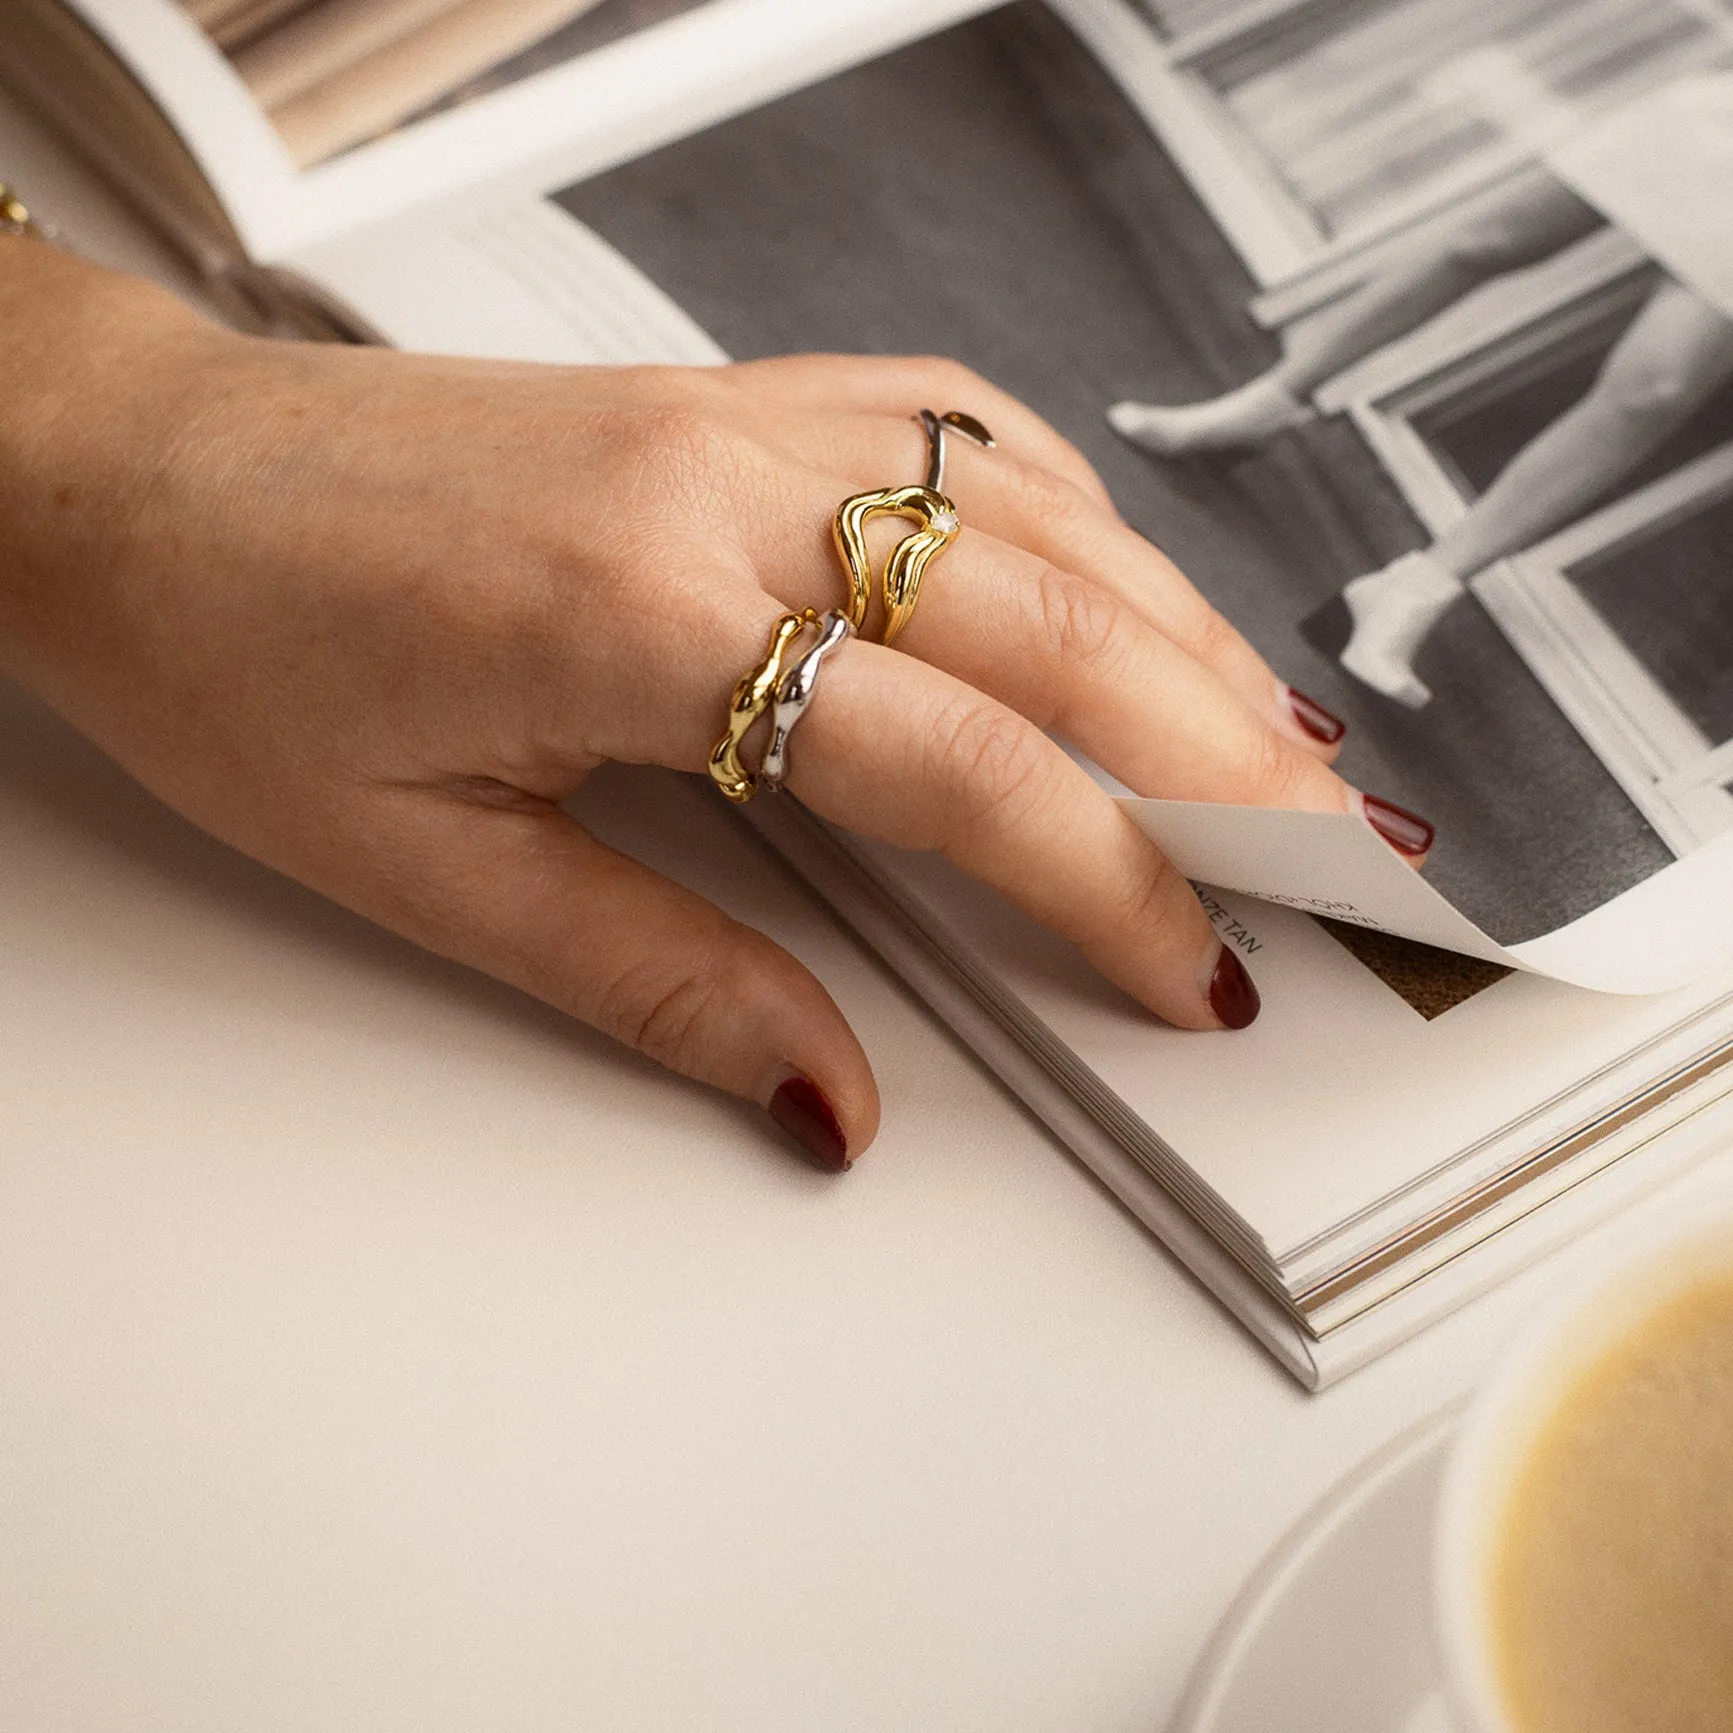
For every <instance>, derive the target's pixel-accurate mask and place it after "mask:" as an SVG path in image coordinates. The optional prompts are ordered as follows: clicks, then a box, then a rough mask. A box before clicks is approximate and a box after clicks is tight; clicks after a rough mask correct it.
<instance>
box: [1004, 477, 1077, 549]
mask: <svg viewBox="0 0 1733 1733" xmlns="http://www.w3.org/2000/svg"><path fill="white" fill-rule="evenodd" d="M1004 467H1005V469H1006V472H1007V476H1008V479H1009V480H1010V483H1011V485H1012V487H1013V488H1015V490H1016V498H1017V505H1018V507H1019V508H1020V509H1021V510H1022V511H1023V512H1025V513H1027V514H1028V515H1029V516H1030V517H1032V518H1036V519H1039V520H1040V521H1041V522H1042V523H1043V524H1045V525H1046V526H1047V527H1048V529H1050V530H1054V531H1058V532H1060V533H1062V534H1070V535H1073V536H1083V535H1089V536H1094V535H1097V534H1099V531H1100V527H1101V506H1100V504H1099V503H1098V502H1097V501H1095V500H1092V499H1091V498H1090V497H1089V496H1088V495H1087V494H1086V493H1084V491H1083V490H1082V488H1080V487H1078V486H1077V484H1076V483H1075V482H1072V481H1068V480H1066V478H1065V477H1064V476H1062V475H1059V474H1057V473H1056V472H1055V471H1053V470H1051V469H1044V468H1042V467H1041V466H1040V465H1039V464H1034V463H1017V462H1015V461H1014V460H1013V461H1009V462H1007V463H1006V464H1005V466H1004Z"/></svg>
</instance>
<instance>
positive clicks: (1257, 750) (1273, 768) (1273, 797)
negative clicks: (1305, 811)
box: [1246, 726, 1319, 807]
mask: <svg viewBox="0 0 1733 1733" xmlns="http://www.w3.org/2000/svg"><path fill="white" fill-rule="evenodd" d="M1318 769H1319V766H1318V764H1317V761H1316V760H1315V759H1313V758H1311V757H1310V756H1309V755H1307V754H1305V753H1302V752H1301V751H1300V749H1299V748H1298V747H1297V746H1292V745H1290V744H1289V743H1288V742H1287V741H1286V740H1284V739H1283V738H1282V737H1281V735H1279V734H1277V733H1276V731H1275V730H1274V729H1273V728H1265V727H1262V726H1258V727H1255V728H1254V729H1253V731H1252V741H1251V747H1250V752H1249V762H1248V764H1247V766H1246V784H1247V791H1248V793H1249V794H1250V795H1251V798H1252V799H1253V801H1255V802H1256V803H1257V804H1258V805H1259V806H1275V807H1303V806H1307V805H1310V804H1311V803H1310V802H1309V801H1307V800H1306V799H1305V793H1306V786H1307V783H1308V781H1309V779H1310V778H1311V777H1313V776H1315V775H1316V774H1317V772H1318Z"/></svg>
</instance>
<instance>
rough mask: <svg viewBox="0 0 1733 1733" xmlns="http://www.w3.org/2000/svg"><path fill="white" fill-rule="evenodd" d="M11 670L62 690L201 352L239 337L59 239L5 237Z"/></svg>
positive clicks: (1, 455)
mask: <svg viewBox="0 0 1733 1733" xmlns="http://www.w3.org/2000/svg"><path fill="white" fill-rule="evenodd" d="M0 331H3V332H4V333H5V343H4V347H3V349H0V380H3V382H4V394H5V402H6V413H5V414H4V416H0V673H4V674H7V675H9V676H10V677H12V678H14V679H16V680H18V681H20V683H22V684H24V685H26V686H29V687H31V688H32V689H33V690H35V691H37V692H38V693H39V694H40V695H41V696H43V697H45V698H48V699H49V700H50V702H58V701H59V699H60V697H61V690H60V689H61V687H62V685H63V683H64V681H65V680H66V678H67V677H68V675H69V672H70V664H71V663H72V662H74V661H75V660H76V658H77V656H78V654H79V653H80V650H81V649H82V648H83V647H85V646H86V645H87V643H88V640H89V639H90V638H91V636H92V635H93V633H95V632H96V631H97V630H98V628H99V625H100V620H101V617H102V615H103V612H104V610H103V607H102V601H103V597H104V593H105V590H106V589H108V588H109V587H111V586H113V585H114V584H116V583H117V582H119V581H120V580H121V578H122V576H123V574H124V570H125V567H126V564H127V561H126V549H127V545H128V539H129V535H130V532H131V526H132V525H133V523H134V521H135V520H136V517H137V514H138V509H139V506H140V504H141V502H142V501H143V499H144V498H145V496H146V493H147V491H148V487H149V483H150V477H151V474H152V472H153V470H154V469H156V468H157V467H158V465H159V464H160V462H161V460H162V454H163V453H164V451H165V450H166V449H167V448H169V447H170V446H172V443H173V442H174V440H175V437H176V429H177V427H179V426H181V425H183V424H184V422H185V419H186V414H187V407H188V401H189V388H188V382H189V374H190V372H191V369H190V368H189V361H190V359H191V353H192V351H193V350H194V349H196V347H197V346H198V345H200V344H207V345H209V344H220V343H223V342H226V341H234V339H231V338H228V337H227V336H226V334H225V333H222V332H221V331H219V330H218V329H217V328H216V327H214V326H211V325H209V324H207V323H206V322H205V321H204V320H202V319H200V318H199V317H198V316H197V315H196V314H194V313H193V312H191V310H190V309H188V308H187V307H185V306H184V304H182V303H181V302H179V301H178V300H176V299H175V298H174V297H173V296H170V295H168V294H166V293H165V292H163V291H162V290H159V289H157V288H155V287H154V286H152V285H150V284H147V283H144V282H141V281H139V280H137V279H134V278H130V277H125V276H122V275H119V274H117V273H115V272H111V271H107V270H103V269H101V268H100V267H98V266H95V265H92V264H90V263H88V262H87V261H85V260H82V259H79V258H77V257H75V256H74V255H72V254H70V253H68V252H65V251H64V250H62V249H61V248H58V247H55V246H50V245H43V244H40V243H39V242H36V241H33V240H29V239H24V238H22V237H18V236H0Z"/></svg>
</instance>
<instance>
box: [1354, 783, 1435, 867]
mask: <svg viewBox="0 0 1733 1733" xmlns="http://www.w3.org/2000/svg"><path fill="white" fill-rule="evenodd" d="M1360 810H1361V811H1362V812H1363V813H1365V815H1366V822H1367V823H1368V824H1369V825H1371V827H1372V828H1373V829H1374V830H1375V831H1377V833H1378V834H1379V835H1380V836H1381V837H1383V839H1384V840H1385V841H1386V842H1387V843H1389V845H1390V846H1391V847H1392V848H1393V849H1395V851H1396V852H1397V853H1398V854H1405V855H1407V856H1408V858H1409V859H1410V860H1416V859H1418V858H1419V857H1420V856H1421V855H1423V854H1425V853H1426V851H1427V850H1428V849H1430V848H1431V847H1432V841H1433V838H1434V837H1435V836H1437V834H1438V833H1437V832H1436V831H1435V830H1434V829H1433V828H1432V826H1431V825H1429V824H1428V823H1427V822H1426V820H1425V819H1423V818H1421V817H1420V816H1419V814H1417V813H1412V812H1409V811H1408V809H1407V808H1406V807H1401V806H1395V805H1392V804H1391V802H1389V801H1388V800H1380V799H1379V798H1378V796H1377V795H1375V794H1363V795H1361V796H1360Z"/></svg>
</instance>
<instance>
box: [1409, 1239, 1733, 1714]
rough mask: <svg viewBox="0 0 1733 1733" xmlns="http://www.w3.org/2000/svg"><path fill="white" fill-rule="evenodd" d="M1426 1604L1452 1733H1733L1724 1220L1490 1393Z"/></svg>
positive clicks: (1452, 1483)
mask: <svg viewBox="0 0 1733 1733" xmlns="http://www.w3.org/2000/svg"><path fill="white" fill-rule="evenodd" d="M1434 1583H1435V1600H1436V1626H1437V1635H1438V1644H1439V1649H1440V1659H1441V1661H1442V1663H1443V1668H1444V1673H1445V1698H1446V1703H1447V1705H1448V1714H1449V1719H1450V1723H1451V1725H1452V1727H1453V1728H1455V1729H1459V1730H1460V1733H1638V1730H1639V1729H1640V1730H1643V1733H1649V1730H1659V1729H1663V1728H1664V1729H1668V1730H1669V1733H1696V1730H1697V1729H1704V1730H1707V1729H1710V1728H1715V1729H1724V1730H1733V1212H1729V1213H1726V1214H1721V1215H1718V1216H1717V1217H1716V1219H1714V1220H1703V1219H1699V1220H1697V1221H1694V1222H1684V1221H1679V1220H1675V1221H1674V1223H1673V1224H1672V1225H1671V1227H1669V1228H1666V1229H1663V1230H1662V1231H1660V1232H1658V1233H1655V1234H1653V1235H1651V1236H1648V1237H1646V1238H1645V1240H1644V1241H1643V1242H1642V1243H1641V1245H1640V1246H1639V1247H1638V1248H1637V1249H1635V1250H1634V1251H1632V1252H1630V1253H1628V1254H1627V1255H1625V1256H1624V1257H1622V1258H1621V1260H1620V1262H1619V1265H1618V1267H1617V1268H1616V1269H1614V1270H1611V1271H1609V1272H1607V1273H1606V1274H1605V1275H1604V1276H1602V1277H1601V1278H1600V1279H1599V1280H1598V1281H1596V1282H1595V1283H1594V1284H1593V1285H1592V1286H1591V1288H1590V1289H1589V1291H1588V1292H1587V1293H1586V1294H1584V1295H1581V1296H1579V1297H1578V1298H1577V1299H1575V1300H1574V1301H1573V1302H1572V1303H1571V1304H1569V1305H1568V1306H1567V1307H1565V1308H1564V1309H1562V1310H1561V1311H1560V1312H1558V1313H1557V1314H1556V1315H1555V1316H1554V1317H1553V1318H1552V1319H1551V1320H1550V1321H1548V1322H1547V1323H1545V1324H1544V1325H1543V1326H1542V1327H1541V1329H1540V1330H1539V1331H1538V1332H1537V1333H1536V1335H1535V1336H1533V1337H1532V1338H1531V1339H1530V1340H1529V1341H1527V1342H1526V1343H1525V1344H1524V1345H1523V1346H1522V1347H1521V1348H1519V1349H1518V1350H1517V1352H1516V1353H1515V1354H1514V1355H1513V1356H1512V1357H1511V1359H1510V1360H1509V1361H1508V1362H1507V1363H1506V1364H1505V1366H1504V1367H1503V1368H1502V1370H1500V1371H1499V1372H1498V1373H1497V1374H1496V1375H1495V1376H1494V1378H1493V1379H1492V1381H1491V1382H1490V1383H1489V1385H1488V1386H1487V1387H1486V1389H1485V1390H1484V1391H1483V1392H1482V1394H1481V1395H1480V1397H1479V1398H1478V1399H1477V1400H1476V1402H1475V1403H1474V1405H1473V1407H1472V1408H1471V1409H1470V1411H1469V1414H1468V1416H1467V1419H1466V1421H1465V1424H1464V1430H1463V1432H1462V1434H1461V1436H1460V1438H1459V1440H1458V1443H1457V1446H1456V1449H1455V1452H1454V1455H1453V1457H1452V1461H1451V1466H1450V1470H1449V1473H1448V1475H1447V1478H1446V1481H1445V1486H1444V1492H1443V1496H1442V1499H1441V1501H1440V1505H1439V1514H1438V1529H1437V1542H1436V1552H1435V1579H1434Z"/></svg>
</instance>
